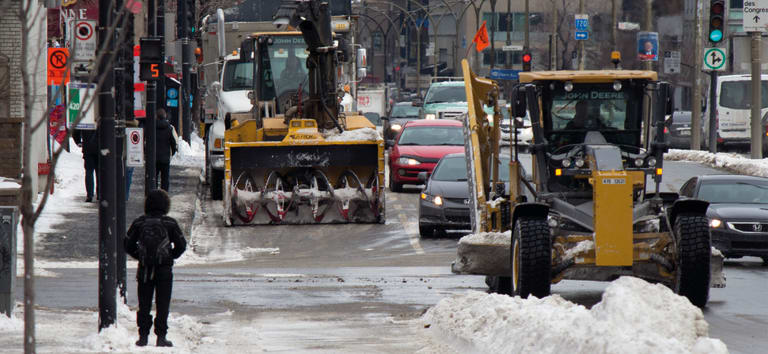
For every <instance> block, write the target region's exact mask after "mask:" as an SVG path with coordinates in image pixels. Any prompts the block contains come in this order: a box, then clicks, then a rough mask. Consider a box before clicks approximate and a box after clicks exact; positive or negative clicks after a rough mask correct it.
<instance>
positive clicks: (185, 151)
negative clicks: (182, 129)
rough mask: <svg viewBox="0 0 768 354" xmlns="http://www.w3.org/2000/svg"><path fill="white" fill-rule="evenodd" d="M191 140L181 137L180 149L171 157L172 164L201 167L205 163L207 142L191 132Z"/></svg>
mask: <svg viewBox="0 0 768 354" xmlns="http://www.w3.org/2000/svg"><path fill="white" fill-rule="evenodd" d="M189 140H190V142H189V143H188V142H186V141H184V140H182V139H179V151H177V152H176V154H175V155H173V157H172V158H171V165H172V166H185V167H200V168H202V167H203V166H204V165H205V142H203V139H202V138H200V137H199V136H197V134H191V137H190V139H189Z"/></svg>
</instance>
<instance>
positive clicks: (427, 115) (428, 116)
mask: <svg viewBox="0 0 768 354" xmlns="http://www.w3.org/2000/svg"><path fill="white" fill-rule="evenodd" d="M435 117H436V116H435V114H434V113H427V114H425V115H424V119H435Z"/></svg>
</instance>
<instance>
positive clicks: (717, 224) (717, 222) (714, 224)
mask: <svg viewBox="0 0 768 354" xmlns="http://www.w3.org/2000/svg"><path fill="white" fill-rule="evenodd" d="M722 225H723V222H722V221H720V219H712V220H709V227H711V228H713V229H716V228H718V227H720V226H722Z"/></svg>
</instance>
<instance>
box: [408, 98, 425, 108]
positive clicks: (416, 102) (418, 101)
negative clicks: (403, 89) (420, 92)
mask: <svg viewBox="0 0 768 354" xmlns="http://www.w3.org/2000/svg"><path fill="white" fill-rule="evenodd" d="M411 105H412V106H414V107H421V106H423V105H424V102H422V101H421V98H414V99H413V101H411Z"/></svg>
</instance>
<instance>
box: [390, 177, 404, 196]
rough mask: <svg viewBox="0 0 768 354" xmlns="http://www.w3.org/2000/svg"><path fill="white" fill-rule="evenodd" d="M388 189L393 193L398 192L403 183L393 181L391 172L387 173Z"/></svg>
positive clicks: (401, 189) (400, 190) (401, 188)
mask: <svg viewBox="0 0 768 354" xmlns="http://www.w3.org/2000/svg"><path fill="white" fill-rule="evenodd" d="M389 190H390V191H392V192H395V193H400V192H402V191H403V185H402V184H400V183H396V182H395V179H394V178H393V176H392V173H390V174H389Z"/></svg>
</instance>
